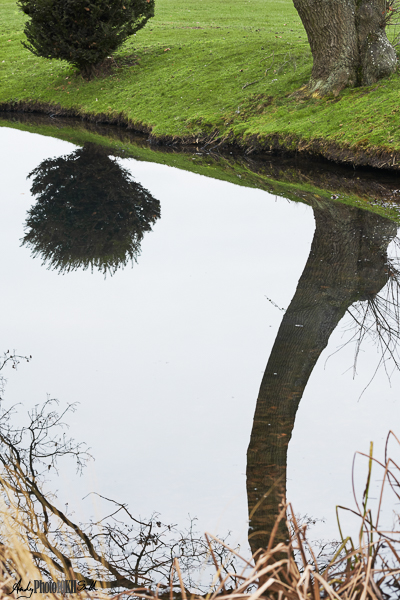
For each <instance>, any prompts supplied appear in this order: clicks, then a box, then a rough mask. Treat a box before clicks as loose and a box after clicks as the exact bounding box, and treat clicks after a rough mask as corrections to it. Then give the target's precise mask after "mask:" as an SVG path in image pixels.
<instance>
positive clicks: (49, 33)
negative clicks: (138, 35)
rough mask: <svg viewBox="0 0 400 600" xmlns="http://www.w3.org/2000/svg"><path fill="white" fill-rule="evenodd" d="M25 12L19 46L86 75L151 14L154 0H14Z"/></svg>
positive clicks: (88, 75) (142, 25) (144, 22)
mask: <svg viewBox="0 0 400 600" xmlns="http://www.w3.org/2000/svg"><path fill="white" fill-rule="evenodd" d="M18 5H19V7H20V8H21V10H22V11H23V12H24V13H25V14H26V15H28V17H29V21H27V23H26V25H25V35H26V37H27V40H28V43H26V42H23V45H24V46H25V47H26V48H28V50H30V51H31V52H33V54H35V55H36V56H43V57H45V58H59V59H62V60H66V61H68V62H69V63H71V64H73V65H75V66H76V67H78V69H79V70H80V71H81V73H82V75H83V76H84V77H88V78H90V77H91V76H92V75H93V74H94V72H95V69H96V67H98V66H99V65H100V64H101V63H102V62H103V61H104V59H105V58H106V57H107V56H108V55H109V54H111V53H112V52H114V51H115V50H116V49H117V48H118V47H119V46H120V45H121V44H122V43H123V42H124V41H125V40H126V38H127V37H129V36H130V35H132V34H134V33H135V32H136V31H138V30H139V29H141V28H142V27H144V25H145V24H146V22H147V21H148V19H150V18H151V17H153V16H154V0H112V1H111V0H18Z"/></svg>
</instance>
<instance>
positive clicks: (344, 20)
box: [293, 0, 397, 96]
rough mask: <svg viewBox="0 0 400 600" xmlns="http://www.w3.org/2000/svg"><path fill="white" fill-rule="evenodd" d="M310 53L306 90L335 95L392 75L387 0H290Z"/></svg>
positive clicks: (393, 58) (394, 61)
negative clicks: (309, 74)
mask: <svg viewBox="0 0 400 600" xmlns="http://www.w3.org/2000/svg"><path fill="white" fill-rule="evenodd" d="M293 3H294V6H295V8H296V10H297V12H298V13H299V16H300V18H301V20H302V22H303V25H304V28H305V30H306V32H307V36H308V41H309V43H310V47H311V53H312V56H313V69H312V73H311V79H310V82H309V90H310V92H311V93H313V94H318V95H320V96H323V95H325V94H329V93H333V94H335V95H337V94H339V92H340V91H341V90H342V89H343V88H345V87H353V86H357V85H371V84H373V83H375V82H376V81H378V79H381V78H382V77H387V76H389V75H391V74H392V73H393V72H394V71H395V69H396V65H397V57H396V52H395V50H394V48H393V46H392V45H391V44H390V42H389V40H388V39H387V37H386V32H385V24H386V17H387V2H386V0H293Z"/></svg>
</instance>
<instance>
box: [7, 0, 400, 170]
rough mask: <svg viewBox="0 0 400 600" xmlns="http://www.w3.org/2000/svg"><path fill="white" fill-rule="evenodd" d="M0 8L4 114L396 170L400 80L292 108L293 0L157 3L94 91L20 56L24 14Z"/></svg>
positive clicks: (295, 57) (50, 65)
mask: <svg viewBox="0 0 400 600" xmlns="http://www.w3.org/2000/svg"><path fill="white" fill-rule="evenodd" d="M0 5H1V11H2V21H1V24H0V36H1V37H0V39H1V44H0V47H1V50H0V54H1V55H0V68H1V80H0V81H1V85H0V89H1V91H0V103H1V102H2V103H19V102H21V103H22V104H23V105H25V107H26V105H27V104H29V103H30V104H32V103H35V102H36V103H42V104H47V105H48V104H51V105H52V106H53V107H54V106H55V105H56V106H59V107H62V108H64V109H71V110H73V111H74V112H75V113H77V114H85V113H86V114H96V115H102V117H101V118H102V119H105V120H113V119H114V120H120V119H122V120H123V121H125V122H128V121H129V122H131V123H133V124H134V125H136V126H137V127H142V128H145V129H146V130H147V131H151V133H152V134H153V135H154V136H159V137H162V136H171V137H175V138H187V137H189V138H190V139H191V140H195V139H197V138H199V137H200V138H202V137H204V136H208V139H213V138H217V137H219V138H221V137H222V138H226V139H228V140H234V139H235V140H237V141H239V142H240V143H244V144H246V145H248V146H257V145H258V144H261V145H263V144H266V145H269V144H273V145H276V146H280V145H283V146H285V147H288V148H292V149H294V148H296V147H297V148H299V147H300V148H302V149H303V150H306V149H307V147H308V148H309V149H310V150H311V151H313V152H322V154H324V155H326V156H328V157H329V156H330V157H333V158H337V159H342V160H351V159H354V160H356V161H359V162H360V161H361V162H363V161H364V162H365V161H367V162H368V161H369V163H370V164H372V163H374V164H375V166H384V165H386V166H388V165H389V164H390V165H392V164H394V166H396V162H397V158H396V156H395V154H394V153H395V152H396V151H400V134H399V130H398V127H397V123H398V116H397V115H398V114H399V113H398V112H397V111H398V107H397V106H398V93H399V90H400V82H399V80H398V76H397V75H394V76H392V77H391V79H389V80H385V81H382V82H381V83H379V84H377V85H375V86H374V87H373V88H363V89H361V88H360V89H357V90H348V91H345V92H344V93H343V94H341V95H340V96H339V98H327V99H324V100H312V101H308V102H304V101H302V100H299V99H295V98H292V97H289V95H290V94H291V93H292V92H293V91H295V90H296V89H298V88H299V87H300V86H301V85H302V84H304V83H305V82H306V81H307V79H308V77H309V74H310V69H311V55H310V51H309V47H308V43H307V39H306V35H305V32H304V29H303V27H302V25H301V22H300V19H299V18H298V16H297V13H296V12H295V10H294V8H293V3H292V1H291V0H280V1H279V2H278V1H275V2H273V1H272V0H271V2H269V3H268V5H266V3H265V1H264V0H250V2H244V0H233V1H232V2H229V3H227V2H225V0H218V1H215V0H198V1H196V2H194V0H177V1H176V2H174V3H171V2H169V0H158V2H157V6H156V17H155V18H154V19H153V20H152V21H150V22H149V24H148V25H147V27H145V28H144V29H143V30H142V31H141V32H139V33H138V34H137V35H136V36H133V37H132V38H131V39H130V40H128V42H127V43H126V44H125V45H124V46H123V48H122V49H121V50H120V52H119V53H118V56H117V62H118V65H119V66H118V68H117V69H116V70H115V71H114V73H113V74H111V75H109V76H108V77H106V78H100V79H98V80H95V81H92V82H85V81H84V80H83V79H82V78H81V77H77V76H76V75H75V74H74V71H73V69H72V68H70V67H69V66H68V65H67V64H65V63H62V62H60V61H47V60H45V59H41V58H37V57H35V56H33V55H32V54H30V53H29V52H28V51H27V50H25V49H24V48H23V47H22V46H21V44H20V41H21V40H22V39H23V33H22V29H23V22H24V17H23V15H22V14H21V13H20V12H18V10H17V8H16V5H15V2H14V0H0ZM9 40H10V41H9ZM3 61H4V62H3ZM42 108H43V106H42ZM53 110H54V109H53ZM343 148H345V149H346V148H347V149H350V150H348V152H347V153H346V152H343ZM355 156H358V158H355ZM398 162H399V163H400V157H399V161H398Z"/></svg>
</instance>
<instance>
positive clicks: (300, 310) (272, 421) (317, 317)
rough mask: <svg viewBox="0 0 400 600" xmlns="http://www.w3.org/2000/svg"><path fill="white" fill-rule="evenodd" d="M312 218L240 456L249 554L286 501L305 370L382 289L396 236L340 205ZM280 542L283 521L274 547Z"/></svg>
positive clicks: (379, 220) (382, 222)
mask: <svg viewBox="0 0 400 600" xmlns="http://www.w3.org/2000/svg"><path fill="white" fill-rule="evenodd" d="M314 216H315V221H316V229H315V234H314V239H313V242H312V246H311V250H310V255H309V257H308V260H307V264H306V266H305V268H304V271H303V274H302V275H301V277H300V280H299V283H298V286H297V289H296V293H295V295H294V297H293V299H292V301H291V303H290V306H289V308H288V309H287V311H286V313H285V315H284V317H283V319H282V323H281V326H280V328H279V331H278V334H277V337H276V340H275V343H274V346H273V348H272V351H271V355H270V358H269V360H268V364H267V367H266V370H265V373H264V376H263V379H262V382H261V387H260V391H259V395H258V399H257V405H256V410H255V415H254V422H253V428H252V432H251V438H250V444H249V447H248V451H247V496H248V509H249V516H250V523H249V543H250V547H251V549H252V552H253V554H254V553H255V552H256V551H257V550H259V549H260V548H266V547H267V545H268V542H269V538H270V534H271V531H272V528H273V526H274V523H275V521H276V518H277V515H278V514H279V510H280V509H279V505H280V503H281V501H282V498H283V499H285V498H286V463H287V450H288V444H289V440H290V438H291V435H292V430H293V427H294V422H295V417H296V412H297V409H298V406H299V403H300V400H301V398H302V396H303V392H304V389H305V386H306V385H307V382H308V379H309V377H310V375H311V373H312V370H313V368H314V366H315V364H316V362H317V360H318V358H319V356H320V354H321V352H322V351H323V349H324V348H325V347H326V345H327V343H328V340H329V337H330V335H331V333H332V331H333V330H334V329H335V327H336V325H337V324H338V322H339V321H340V319H341V318H342V317H343V315H344V313H345V312H346V310H347V308H348V307H349V306H350V305H351V304H352V303H353V302H355V301H357V300H362V299H364V298H365V297H368V296H370V295H375V294H377V293H378V292H379V291H380V290H381V288H382V287H383V286H384V285H385V283H386V281H387V278H388V275H387V268H386V262H387V254H386V249H387V246H388V244H389V242H390V240H391V239H392V238H393V237H394V236H395V235H396V232H397V226H396V224H395V223H393V222H392V221H389V220H388V219H385V218H383V217H380V216H378V215H375V214H373V213H370V212H367V211H363V210H360V209H357V208H354V207H350V206H345V205H343V204H333V203H332V204H331V205H329V206H327V207H325V208H315V209H314ZM266 494H268V495H267V496H266ZM287 538H288V531H287V528H286V523H285V520H283V521H281V524H280V527H279V529H278V532H277V536H276V538H275V543H278V542H285V541H286V540H287Z"/></svg>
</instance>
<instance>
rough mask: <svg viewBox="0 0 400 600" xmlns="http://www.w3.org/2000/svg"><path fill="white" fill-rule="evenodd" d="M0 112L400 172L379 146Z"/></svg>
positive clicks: (16, 109) (69, 112)
mask: <svg viewBox="0 0 400 600" xmlns="http://www.w3.org/2000/svg"><path fill="white" fill-rule="evenodd" d="M0 112H3V113H25V114H29V113H31V114H32V113H36V114H42V115H47V116H50V117H67V118H75V119H80V120H81V121H86V122H90V123H95V124H104V125H112V126H118V127H122V128H125V129H126V130H128V131H131V132H137V133H140V134H147V135H148V136H149V137H148V141H149V142H150V143H151V144H154V145H160V146H174V147H175V148H178V147H179V146H181V147H188V146H192V147H194V148H199V147H201V148H202V149H205V148H207V149H208V150H224V149H225V150H226V149H229V148H230V149H235V150H238V151H240V152H241V153H243V154H244V155H247V156H248V155H257V154H272V155H275V156H286V157H296V156H299V155H300V156H302V157H304V158H308V159H313V158H314V159H321V158H322V159H325V160H328V161H330V162H333V163H336V164H339V165H346V166H349V165H350V166H353V167H354V168H355V167H367V168H373V169H380V170H386V171H388V170H389V171H392V172H398V171H400V153H398V154H396V153H395V152H393V151H392V150H388V149H385V148H382V147H380V146H369V147H367V148H365V147H362V146H358V147H351V146H346V145H340V144H338V143H337V142H332V141H329V140H326V139H324V138H314V139H311V140H307V139H303V138H301V137H299V136H296V135H294V134H286V135H280V134H278V133H274V134H270V135H266V136H264V137H261V136H260V135H252V136H247V137H243V138H240V137H237V136H234V134H228V135H227V136H221V135H220V133H219V131H218V130H217V129H216V130H215V131H213V132H211V133H207V132H204V133H203V134H195V135H187V136H172V135H160V136H159V135H155V134H153V133H152V126H148V125H144V124H143V123H140V122H135V121H132V120H131V119H127V118H126V117H125V115H124V114H123V113H118V114H116V113H115V112H114V113H112V114H107V113H89V112H82V111H80V110H79V109H73V108H71V109H70V108H64V107H63V106H61V105H60V104H50V103H47V102H36V101H35V102H26V101H18V102H3V103H0Z"/></svg>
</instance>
